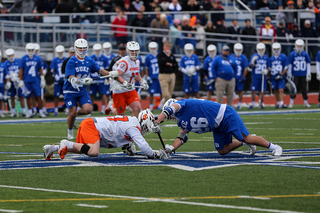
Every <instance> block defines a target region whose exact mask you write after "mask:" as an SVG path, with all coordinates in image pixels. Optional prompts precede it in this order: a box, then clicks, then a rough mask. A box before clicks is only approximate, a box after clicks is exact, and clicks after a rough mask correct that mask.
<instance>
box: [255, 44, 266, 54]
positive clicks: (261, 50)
mask: <svg viewBox="0 0 320 213" xmlns="http://www.w3.org/2000/svg"><path fill="white" fill-rule="evenodd" d="M256 49H257V53H258V55H259V56H261V57H262V56H264V53H265V51H266V45H265V44H264V43H258V44H257V48H256Z"/></svg>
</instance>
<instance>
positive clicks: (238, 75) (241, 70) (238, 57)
mask: <svg viewBox="0 0 320 213" xmlns="http://www.w3.org/2000/svg"><path fill="white" fill-rule="evenodd" d="M233 51H234V54H233V55H232V56H231V57H230V63H231V64H232V66H233V68H234V70H235V75H234V77H235V79H236V87H235V91H237V92H238V96H239V102H238V104H237V107H236V109H241V104H242V99H243V88H244V83H245V82H246V80H247V78H246V75H247V68H248V66H249V62H248V59H247V57H246V56H244V55H243V54H242V51H243V45H242V44H240V43H236V44H235V45H234V46H233Z"/></svg>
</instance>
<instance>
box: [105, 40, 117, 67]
mask: <svg viewBox="0 0 320 213" xmlns="http://www.w3.org/2000/svg"><path fill="white" fill-rule="evenodd" d="M102 48H103V49H104V55H105V56H106V57H107V59H108V64H109V65H110V64H111V61H112V59H113V58H114V57H116V56H115V54H113V53H112V45H111V43H110V42H104V43H103V44H102ZM110 71H111V70H110Z"/></svg>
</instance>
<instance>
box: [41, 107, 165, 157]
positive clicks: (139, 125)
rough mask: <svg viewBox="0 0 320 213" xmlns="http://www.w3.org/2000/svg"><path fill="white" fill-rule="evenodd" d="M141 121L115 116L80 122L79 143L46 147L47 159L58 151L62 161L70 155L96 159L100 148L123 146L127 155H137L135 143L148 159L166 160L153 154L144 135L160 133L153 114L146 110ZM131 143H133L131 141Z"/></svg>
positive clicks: (67, 142) (65, 143)
mask: <svg viewBox="0 0 320 213" xmlns="http://www.w3.org/2000/svg"><path fill="white" fill-rule="evenodd" d="M138 117H139V118H138V119H137V118H136V117H131V116H115V117H100V118H87V119H85V120H84V121H82V122H81V124H80V126H79V130H78V134H77V142H76V143H74V142H72V141H68V140H62V141H61V142H60V145H45V146H44V147H43V151H44V157H45V159H46V160H51V157H52V155H53V152H56V151H58V152H59V156H60V158H61V159H64V157H65V155H66V154H67V153H68V152H72V153H77V154H86V155H88V156H90V157H97V156H98V155H99V153H100V147H103V148H118V147H121V146H122V150H125V153H126V154H127V155H130V156H133V155H135V154H136V147H135V144H137V145H138V148H139V149H140V150H141V151H142V152H143V153H144V154H145V155H146V156H147V157H148V158H160V159H162V158H166V157H167V155H166V153H165V152H164V151H163V150H159V151H153V150H152V149H151V147H150V146H149V144H148V143H147V141H146V140H145V139H144V138H143V135H147V134H148V133H150V131H154V132H159V131H160V132H161V129H160V126H158V125H157V126H155V125H154V123H153V119H154V115H153V114H152V113H151V112H150V111H149V110H148V109H147V110H144V111H142V112H140V113H139V116H138ZM130 141H131V142H130Z"/></svg>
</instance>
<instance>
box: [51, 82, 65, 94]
mask: <svg viewBox="0 0 320 213" xmlns="http://www.w3.org/2000/svg"><path fill="white" fill-rule="evenodd" d="M53 93H54V97H59V96H60V95H62V94H63V83H62V84H59V83H57V82H55V83H54V92H53Z"/></svg>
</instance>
